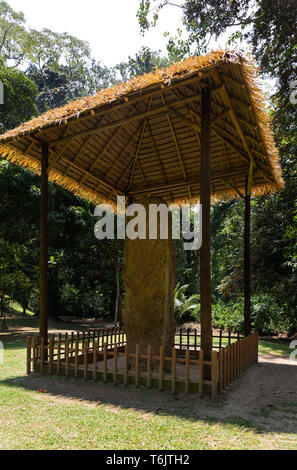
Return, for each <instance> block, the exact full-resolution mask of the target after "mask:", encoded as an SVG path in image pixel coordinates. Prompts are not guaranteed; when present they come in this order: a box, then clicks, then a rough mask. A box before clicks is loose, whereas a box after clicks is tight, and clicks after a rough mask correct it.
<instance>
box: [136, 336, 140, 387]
mask: <svg viewBox="0 0 297 470" xmlns="http://www.w3.org/2000/svg"><path fill="white" fill-rule="evenodd" d="M135 385H136V387H139V344H137V345H136V359H135Z"/></svg>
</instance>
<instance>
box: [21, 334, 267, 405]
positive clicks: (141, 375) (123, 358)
mask: <svg viewBox="0 0 297 470" xmlns="http://www.w3.org/2000/svg"><path fill="white" fill-rule="evenodd" d="M178 334H179V336H178V338H179V339H178V344H177V346H176V347H175V348H174V349H173V350H172V352H171V354H170V355H166V354H165V352H164V349H163V348H162V347H161V348H160V351H159V353H158V355H156V354H152V351H151V348H150V346H148V347H147V350H146V352H145V354H144V353H143V352H140V348H139V346H136V350H135V353H133V354H131V353H130V352H128V346H127V344H126V338H125V333H124V331H122V330H120V329H118V328H113V329H109V330H103V329H101V330H95V331H89V332H87V333H86V332H84V333H76V334H74V333H71V334H70V335H69V334H65V335H64V336H62V335H52V336H51V337H50V340H49V344H48V345H45V344H44V341H43V338H40V337H39V336H35V337H33V338H32V337H28V343H27V374H30V373H31V370H32V371H33V372H34V373H46V374H51V375H64V376H73V377H83V378H84V379H85V380H87V379H93V380H101V381H103V382H104V383H106V382H112V383H114V384H115V385H116V384H119V383H122V384H124V385H128V384H130V383H134V384H135V385H136V386H140V385H143V386H146V387H148V388H151V387H158V388H159V390H163V389H169V388H170V389H171V390H172V393H176V392H177V391H185V392H186V393H199V394H200V396H202V395H203V394H204V393H211V396H212V398H213V399H214V400H215V399H216V398H217V393H218V392H221V391H223V390H224V389H226V387H228V385H229V384H231V383H232V382H233V381H234V380H236V379H237V378H238V377H239V376H240V375H242V373H243V372H244V371H245V370H246V369H247V368H248V367H249V366H250V365H252V364H253V363H254V362H257V357H258V334H257V333H254V334H252V335H251V336H248V337H246V338H239V340H237V341H234V342H232V340H234V339H235V337H232V335H230V334H228V335H227V336H224V335H219V336H218V345H217V349H219V351H216V350H213V351H212V354H211V358H210V360H208V361H206V360H205V358H204V357H203V351H202V350H201V349H199V344H200V337H199V335H198V334H197V332H196V331H195V332H193V331H192V332H189V331H186V332H181V331H179V332H178ZM184 336H186V339H185V338H184ZM181 339H182V342H181ZM195 340H196V341H195ZM224 343H225V344H226V346H224ZM188 345H189V346H188ZM206 375H207V376H208V379H205V376H206Z"/></svg>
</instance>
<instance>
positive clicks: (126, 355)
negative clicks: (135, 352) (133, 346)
mask: <svg viewBox="0 0 297 470" xmlns="http://www.w3.org/2000/svg"><path fill="white" fill-rule="evenodd" d="M128 366H129V354H128V344H126V346H125V364H124V385H126V387H127V385H128Z"/></svg>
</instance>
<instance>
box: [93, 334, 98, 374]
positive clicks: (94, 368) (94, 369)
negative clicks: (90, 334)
mask: <svg viewBox="0 0 297 470" xmlns="http://www.w3.org/2000/svg"><path fill="white" fill-rule="evenodd" d="M97 348H98V345H97V342H96V341H94V343H93V380H96V379H97Z"/></svg>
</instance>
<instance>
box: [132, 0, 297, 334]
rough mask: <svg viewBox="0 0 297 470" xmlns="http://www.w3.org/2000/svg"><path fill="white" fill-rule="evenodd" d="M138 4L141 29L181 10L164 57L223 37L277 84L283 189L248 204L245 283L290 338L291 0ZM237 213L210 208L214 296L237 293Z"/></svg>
mask: <svg viewBox="0 0 297 470" xmlns="http://www.w3.org/2000/svg"><path fill="white" fill-rule="evenodd" d="M139 5H140V6H139V11H138V18H139V23H140V27H141V30H142V31H145V30H147V29H149V28H150V27H154V26H155V25H156V23H157V21H158V19H159V15H160V12H161V10H163V9H164V8H179V9H181V10H182V13H183V20H182V22H183V27H184V31H186V34H184V31H182V30H180V31H178V33H177V36H176V37H171V38H169V42H168V53H169V56H171V57H178V58H182V57H184V56H185V55H187V54H189V53H190V51H191V52H193V53H204V52H206V51H207V50H208V47H209V44H210V42H211V40H212V39H214V38H215V39H217V38H219V37H220V36H221V35H222V34H223V33H229V44H230V46H233V45H236V47H237V48H238V47H239V48H241V49H243V50H246V49H248V51H249V52H252V55H253V56H254V57H255V59H256V60H257V62H258V63H259V65H260V67H261V72H262V74H263V75H264V76H266V77H269V78H272V79H274V80H275V82H276V91H275V94H274V96H273V97H272V103H271V107H270V113H271V116H272V118H273V127H274V131H275V139H276V143H277V145H278V147H279V152H280V157H281V162H282V167H283V172H284V178H285V183H286V186H285V189H284V190H283V191H281V192H278V193H277V194H274V195H270V196H266V197H263V198H258V199H256V200H255V201H254V202H253V204H252V216H253V217H252V224H253V241H252V272H253V278H252V282H253V287H254V289H253V290H254V292H257V293H259V294H261V295H263V296H267V298H268V299H269V300H268V301H267V302H266V304H265V309H266V311H267V313H268V315H267V313H266V316H267V317H268V319H269V317H271V318H272V316H273V312H272V305H273V304H276V306H277V311H278V318H279V319H281V320H284V321H283V325H285V327H286V328H287V330H288V331H289V333H290V334H293V333H294V332H296V331H297V297H296V285H297V270H296V238H297V237H296V233H297V224H296V216H295V214H296V209H297V181H296V175H297V104H294V101H296V100H290V95H291V96H292V86H294V83H295V85H296V83H297V82H294V81H295V80H296V79H297V76H296V70H297V29H296V23H297V8H296V0H274V1H270V0H236V1H235V0H233V1H232V0H181V1H178V0H176V1H170V0H164V1H160V0H139ZM296 88H297V87H296ZM242 210H243V207H242V202H240V201H234V202H233V203H220V204H218V205H216V206H214V208H213V222H212V239H213V247H214V261H215V263H214V268H213V269H214V272H213V275H214V277H213V281H214V294H215V292H216V290H217V289H218V290H219V292H221V295H224V296H225V297H227V298H228V297H230V296H232V294H233V296H234V295H235V296H237V295H240V292H242V263H243V250H242V245H241V244H240V241H241V237H242V231H243V225H242ZM255 302H256V301H254V304H255ZM258 304H259V303H258ZM263 315H264V314H263ZM276 323H277V320H276Z"/></svg>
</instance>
